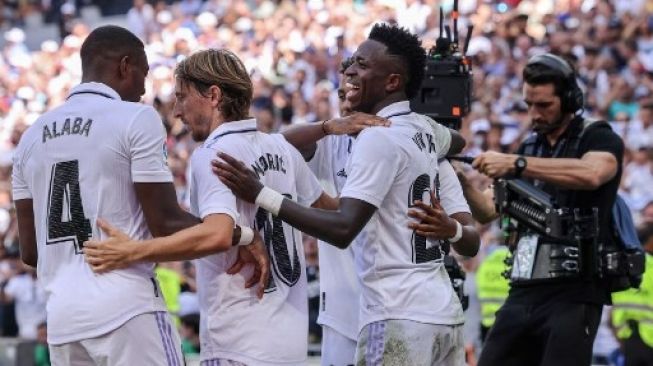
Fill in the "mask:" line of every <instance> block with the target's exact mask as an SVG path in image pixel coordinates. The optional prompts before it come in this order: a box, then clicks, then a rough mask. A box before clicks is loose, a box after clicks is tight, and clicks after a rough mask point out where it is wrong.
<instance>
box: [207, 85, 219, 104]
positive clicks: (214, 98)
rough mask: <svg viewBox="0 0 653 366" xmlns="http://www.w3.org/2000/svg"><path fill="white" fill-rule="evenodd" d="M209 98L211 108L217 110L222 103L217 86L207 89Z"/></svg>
mask: <svg viewBox="0 0 653 366" xmlns="http://www.w3.org/2000/svg"><path fill="white" fill-rule="evenodd" d="M209 98H210V99H211V106H212V107H214V108H217V106H218V105H220V102H221V101H222V90H221V89H220V87H219V86H217V85H211V87H209Z"/></svg>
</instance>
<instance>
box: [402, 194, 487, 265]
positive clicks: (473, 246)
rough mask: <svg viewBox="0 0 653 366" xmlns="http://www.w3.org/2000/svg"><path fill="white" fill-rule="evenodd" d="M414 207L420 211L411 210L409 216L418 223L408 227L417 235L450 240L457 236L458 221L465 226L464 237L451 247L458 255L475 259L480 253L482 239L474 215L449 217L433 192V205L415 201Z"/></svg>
mask: <svg viewBox="0 0 653 366" xmlns="http://www.w3.org/2000/svg"><path fill="white" fill-rule="evenodd" d="M414 207H416V208H419V210H415V209H413V210H409V211H408V216H410V217H412V218H414V219H416V220H417V221H418V222H411V223H409V224H408V227H409V228H411V229H413V230H415V233H416V234H418V235H422V236H426V237H428V238H432V239H439V240H445V239H449V238H451V237H453V236H454V235H455V234H456V221H458V222H459V223H460V224H461V225H462V226H463V236H462V238H460V240H458V241H457V242H455V243H451V246H452V247H453V248H454V250H455V251H456V252H457V253H459V254H461V255H464V256H467V257H473V256H475V255H476V254H477V253H478V249H479V246H480V241H481V239H480V237H479V235H478V232H477V231H476V228H474V220H473V219H472V215H470V214H469V213H466V212H457V213H454V214H452V215H451V216H447V214H446V212H445V211H444V209H443V208H442V206H441V205H440V202H439V201H438V200H437V199H436V198H435V195H434V193H433V191H431V205H427V204H426V203H424V202H422V201H415V205H414Z"/></svg>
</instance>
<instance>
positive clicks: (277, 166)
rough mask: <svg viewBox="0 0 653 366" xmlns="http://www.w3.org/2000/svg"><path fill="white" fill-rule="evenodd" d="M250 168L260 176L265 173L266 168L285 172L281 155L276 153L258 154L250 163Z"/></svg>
mask: <svg viewBox="0 0 653 366" xmlns="http://www.w3.org/2000/svg"><path fill="white" fill-rule="evenodd" d="M251 166H252V169H253V170H254V172H256V175H257V176H258V177H259V178H260V177H261V176H262V175H265V172H267V171H268V170H274V171H277V172H282V173H283V174H286V168H285V166H284V164H283V157H282V156H279V155H277V154H270V153H265V154H262V155H261V156H259V157H258V158H257V159H255V160H254V163H252V165H251Z"/></svg>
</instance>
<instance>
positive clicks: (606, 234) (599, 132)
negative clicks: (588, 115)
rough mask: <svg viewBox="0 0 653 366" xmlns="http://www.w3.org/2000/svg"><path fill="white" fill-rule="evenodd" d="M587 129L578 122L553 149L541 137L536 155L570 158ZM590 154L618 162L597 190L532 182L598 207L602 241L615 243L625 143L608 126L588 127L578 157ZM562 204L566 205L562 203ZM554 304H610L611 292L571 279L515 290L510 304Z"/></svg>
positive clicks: (584, 206)
mask: <svg viewBox="0 0 653 366" xmlns="http://www.w3.org/2000/svg"><path fill="white" fill-rule="evenodd" d="M582 126H583V119H582V118H576V119H574V120H573V121H572V122H571V123H570V125H569V127H568V128H567V130H565V132H564V133H563V134H562V136H561V137H560V138H559V139H558V141H557V143H556V144H555V145H554V146H551V145H550V144H549V142H548V141H547V140H546V138H545V137H544V136H537V138H536V142H535V149H534V151H535V152H534V153H533V154H534V155H537V156H539V157H543V158H556V157H566V156H567V155H566V154H567V153H568V152H567V150H568V149H570V145H572V143H571V142H572V141H573V139H574V138H575V136H578V135H579V134H580V132H581V129H582ZM524 150H525V146H524V145H523V144H522V146H520V147H519V149H518V153H519V154H523V153H524ZM589 151H603V152H608V153H610V154H613V155H614V156H615V158H616V159H617V166H618V168H617V174H616V175H615V176H614V177H613V178H612V179H610V180H609V181H608V182H606V183H605V184H603V185H602V186H600V187H599V188H598V189H596V190H593V191H569V190H563V189H560V188H558V187H555V186H553V185H551V184H545V183H543V182H538V181H533V182H532V183H533V184H535V185H536V186H538V187H539V188H541V189H543V190H544V191H546V192H547V193H549V194H551V195H553V196H554V197H556V198H560V199H561V200H564V199H563V197H564V196H565V195H566V197H567V199H566V200H567V201H568V204H569V205H570V206H571V207H573V208H580V209H581V211H583V212H589V211H591V209H592V208H594V207H596V208H598V213H599V236H598V240H599V241H602V242H606V241H608V240H612V239H611V236H612V232H611V229H610V228H611V225H612V223H611V210H612V205H613V204H614V200H615V198H616V195H617V189H618V188H619V182H620V181H621V173H622V169H621V167H622V161H623V155H624V144H623V141H622V140H621V138H620V137H619V136H618V135H617V134H615V133H614V132H613V131H612V129H611V128H609V125H607V124H598V123H597V124H594V125H590V126H589V127H587V130H586V131H585V132H584V133H583V135H582V136H581V139H580V142H579V144H578V152H577V157H579V158H580V157H582V156H583V155H584V154H585V153H587V152H589ZM560 203H562V202H560ZM548 301H552V302H554V301H555V302H561V301H563V302H574V303H576V302H589V303H598V304H608V303H610V292H609V291H608V289H607V287H606V284H604V283H603V282H602V281H601V280H600V279H598V278H593V279H591V280H583V279H578V280H571V281H565V282H564V283H555V284H540V285H534V286H528V287H512V288H511V290H510V295H509V297H508V300H507V302H520V303H545V302H548Z"/></svg>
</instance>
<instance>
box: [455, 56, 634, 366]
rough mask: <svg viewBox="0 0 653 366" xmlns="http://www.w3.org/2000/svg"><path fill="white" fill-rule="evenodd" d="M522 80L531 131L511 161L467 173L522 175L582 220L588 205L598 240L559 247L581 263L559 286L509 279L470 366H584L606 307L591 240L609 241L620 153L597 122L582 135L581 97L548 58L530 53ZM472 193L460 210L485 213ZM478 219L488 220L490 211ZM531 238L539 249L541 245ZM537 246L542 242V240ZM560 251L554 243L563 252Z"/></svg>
mask: <svg viewBox="0 0 653 366" xmlns="http://www.w3.org/2000/svg"><path fill="white" fill-rule="evenodd" d="M523 79H524V87H523V95H524V99H525V102H526V104H527V105H528V113H529V115H530V118H531V121H532V124H533V130H534V132H535V134H534V135H533V136H531V137H530V138H529V139H527V140H526V141H525V142H524V143H522V145H521V146H520V147H519V149H518V152H517V154H502V153H496V152H485V153H482V154H481V155H479V156H478V157H477V158H476V159H475V160H474V162H473V167H475V168H476V169H478V170H479V171H480V172H482V173H484V174H486V175H488V176H489V177H492V178H499V177H504V176H512V177H515V178H523V179H525V180H527V181H529V182H530V183H532V184H534V185H535V186H536V187H538V188H540V189H542V190H544V191H545V192H547V193H549V194H550V195H551V196H552V197H553V198H554V199H555V200H556V202H557V203H558V205H559V206H561V207H567V208H569V209H570V211H571V212H573V210H574V209H576V208H577V209H579V211H580V212H581V213H583V214H588V213H591V212H592V209H593V208H597V209H598V226H599V227H598V236H597V238H596V240H595V241H593V242H592V243H593V244H592V245H585V246H580V243H578V242H575V243H568V244H569V245H575V246H576V248H580V249H581V250H580V254H579V255H580V262H581V263H584V265H582V266H581V268H580V269H579V270H578V273H573V271H571V270H573V269H574V268H564V270H562V280H561V279H560V278H554V279H549V278H546V279H544V278H539V279H537V280H533V279H530V280H528V279H527V280H525V281H522V279H523V278H520V279H519V280H520V281H517V282H519V283H516V282H515V281H514V280H513V282H512V283H511V290H510V293H509V295H508V298H507V300H506V303H505V305H504V306H503V307H502V308H501V309H500V310H499V311H498V312H497V317H496V322H495V323H494V325H493V327H492V328H491V329H490V332H489V334H488V338H487V340H486V343H485V347H484V349H483V352H482V353H481V358H480V361H479V366H488V365H506V366H509V365H556V366H564V365H573V366H578V365H589V364H590V362H591V358H592V343H593V341H594V337H595V335H596V331H597V327H598V325H599V321H600V318H601V309H602V305H603V304H607V303H609V301H610V292H609V291H608V289H607V286H606V284H605V283H603V282H602V281H601V280H599V279H598V277H597V276H596V274H595V273H594V271H593V268H592V266H593V263H595V260H596V256H597V254H598V248H597V243H607V242H609V241H611V240H612V239H611V230H610V227H611V224H610V217H611V216H610V212H611V207H612V205H613V203H614V200H615V197H616V194H617V188H618V185H619V181H620V179H621V164H622V159H623V152H624V146H623V142H622V141H621V139H620V138H619V137H618V136H617V135H616V134H615V133H613V132H612V130H611V129H609V128H604V127H605V126H606V124H604V123H598V124H594V125H593V126H590V127H586V129H585V131H583V127H584V122H585V121H584V119H583V118H582V117H580V113H578V112H579V110H581V109H582V106H583V96H582V92H581V90H580V88H579V87H578V85H577V83H576V77H575V73H574V71H573V69H572V68H571V66H570V65H569V64H568V63H567V62H566V61H565V60H563V59H561V58H559V57H557V56H554V55H552V54H543V55H538V56H535V57H533V58H531V59H530V60H529V61H528V63H527V65H526V67H525V68H524V71H523ZM581 132H583V134H582V136H581V135H580V134H581ZM579 138H580V141H578V139H579ZM572 146H575V147H576V148H573V147H572ZM574 150H575V151H574ZM478 193H479V192H475V194H471V195H467V194H466V196H468V197H467V198H468V199H470V198H471V200H470V206H472V207H476V208H479V207H480V208H484V210H485V211H492V210H493V208H492V205H488V204H487V200H488V196H487V195H481V194H478ZM472 212H474V211H472ZM485 214H486V215H494V216H496V212H486V213H485ZM528 234H532V233H527V232H525V231H524V230H518V231H517V238H516V240H515V242H514V243H519V246H520V247H521V245H522V243H523V242H524V244H525V245H526V243H525V242H526V240H521V239H526V238H528ZM531 238H532V236H531ZM535 238H536V239H535V240H537V241H535V243H536V245H537V246H538V247H540V246H541V245H542V244H543V241H542V240H541V239H542V238H541V237H540V238H539V239H537V237H535ZM530 242H531V245H532V243H533V241H530ZM544 244H546V245H551V244H550V243H547V242H546V240H545V241H544ZM569 245H568V246H569ZM568 246H562V245H557V247H559V248H564V249H565V253H567V251H566V249H567V248H568ZM554 247H555V245H553V246H552V248H554ZM576 253H578V252H576ZM577 255H578V254H577ZM539 260H540V258H539V257H538V258H537V259H536V260H535V264H534V265H533V268H534V267H535V266H537V265H538V264H539V263H538V262H537V261H539ZM552 263H553V261H550V263H549V264H552ZM551 267H553V266H551ZM557 270H558V271H560V270H561V268H557Z"/></svg>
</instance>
